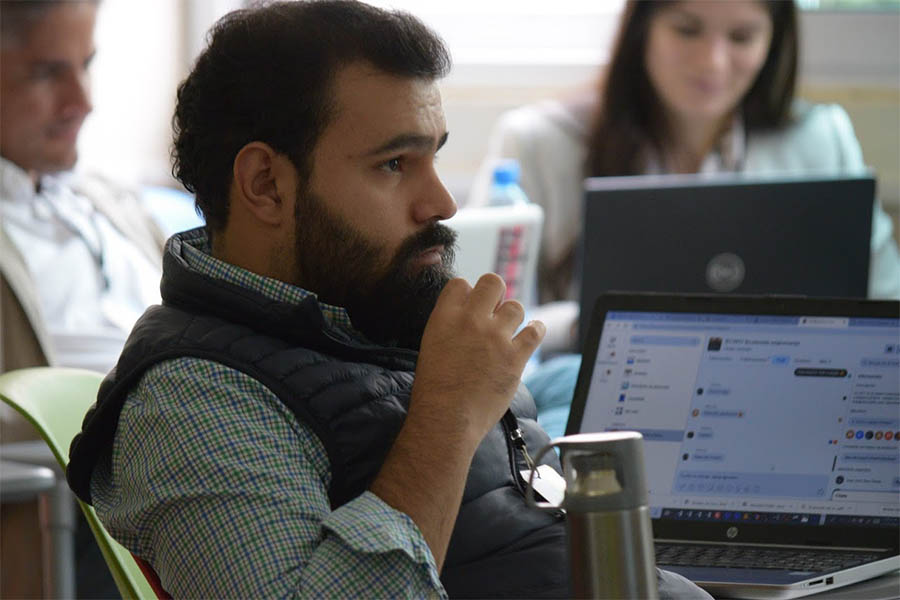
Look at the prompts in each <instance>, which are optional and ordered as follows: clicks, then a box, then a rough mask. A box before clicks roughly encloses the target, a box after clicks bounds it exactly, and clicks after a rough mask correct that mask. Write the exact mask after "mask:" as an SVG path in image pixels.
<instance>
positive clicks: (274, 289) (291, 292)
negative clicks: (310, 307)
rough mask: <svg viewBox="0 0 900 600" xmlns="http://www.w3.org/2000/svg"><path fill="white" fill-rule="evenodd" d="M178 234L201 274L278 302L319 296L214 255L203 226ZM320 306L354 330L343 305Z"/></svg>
mask: <svg viewBox="0 0 900 600" xmlns="http://www.w3.org/2000/svg"><path fill="white" fill-rule="evenodd" d="M176 235H178V236H179V238H180V239H181V241H182V244H181V248H182V252H181V257H182V258H183V259H184V260H185V262H187V264H188V266H189V267H190V268H191V269H193V270H195V271H197V272H199V273H202V274H204V275H208V276H209V277H214V278H216V279H222V280H224V281H227V282H229V283H233V284H235V285H239V286H241V287H243V288H247V289H250V290H253V291H255V292H257V293H260V294H262V295H263V296H265V297H266V298H269V299H270V300H275V301H277V302H285V303H289V304H299V303H300V302H302V301H303V300H305V299H306V298H309V297H310V296H312V297H313V298H315V297H316V294H315V293H313V292H310V291H308V290H305V289H303V288H301V287H298V286H295V285H291V284H289V283H285V282H283V281H280V280H278V279H273V278H272V277H265V276H263V275H259V274H257V273H253V272H252V271H248V270H247V269H242V268H241V267H238V266H235V265H232V264H230V263H227V262H225V261H223V260H219V259H218V258H215V257H213V256H212V254H211V252H212V249H211V247H210V244H209V237H208V236H207V235H206V229H205V228H204V227H198V228H197V229H192V230H190V231H185V232H183V233H180V234H176ZM167 251H171V244H169V245H168V248H167ZM319 308H320V309H321V311H322V314H323V315H324V317H325V320H327V321H328V322H329V323H331V324H332V325H336V326H339V327H342V328H344V329H348V330H350V331H355V330H354V329H353V325H352V324H351V322H350V315H349V314H348V313H347V311H346V310H345V309H344V308H342V307H340V306H333V305H331V304H325V303H324V302H319Z"/></svg>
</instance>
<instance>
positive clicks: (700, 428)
mask: <svg viewBox="0 0 900 600" xmlns="http://www.w3.org/2000/svg"><path fill="white" fill-rule="evenodd" d="M898 340H900V319H863V318H841V317H820V316H819V317H812V316H811V317H802V316H800V317H797V316H754V315H715V314H690V313H661V312H622V311H618V312H617V311H611V312H609V313H607V315H606V320H605V323H604V327H603V331H602V334H601V338H600V345H599V347H598V350H597V358H596V363H595V365H594V369H593V373H592V377H591V382H590V387H589V389H590V393H589V397H588V400H587V402H586V403H585V408H584V415H583V419H582V424H581V431H583V432H588V431H608V430H626V429H627V430H636V431H640V432H641V433H642V434H643V436H644V440H645V443H644V447H645V454H646V469H647V484H648V490H649V499H650V505H651V514H652V516H653V517H654V518H657V517H666V518H668V517H672V518H676V517H677V518H682V514H681V513H683V514H684V515H687V516H690V517H692V518H693V517H699V518H701V519H702V520H708V519H707V518H708V517H713V516H714V517H715V518H716V519H719V518H722V515H724V514H727V515H728V516H729V517H731V516H732V515H734V516H735V518H740V519H744V520H747V519H750V520H752V519H753V518H756V519H759V518H760V515H762V518H763V519H767V518H771V515H773V514H778V515H782V516H781V517H779V518H782V519H786V520H789V521H790V520H794V521H796V522H797V524H804V525H815V524H826V523H827V524H840V523H842V522H846V523H847V524H854V525H863V526H876V527H878V526H891V527H895V526H896V525H897V522H898V516H900V471H898V466H900V465H898V462H900V418H898V417H900V412H898V411H900V381H898V377H900V344H898ZM723 511H727V512H723ZM675 512H677V513H679V514H677V515H676V514H675Z"/></svg>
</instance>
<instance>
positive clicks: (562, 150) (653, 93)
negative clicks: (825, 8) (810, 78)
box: [470, 0, 900, 436]
mask: <svg viewBox="0 0 900 600" xmlns="http://www.w3.org/2000/svg"><path fill="white" fill-rule="evenodd" d="M798 42H799V41H798V23H797V9H796V6H795V4H794V2H785V1H781V0H774V1H760V0H735V1H731V2H705V1H702V0H685V1H679V2H670V1H666V0H639V1H636V0H629V1H628V2H627V3H626V6H625V10H624V14H623V17H622V22H621V25H620V28H619V32H618V35H617V39H616V42H615V46H614V49H613V52H612V55H611V60H610V63H609V65H608V66H607V68H606V69H605V70H604V71H603V73H602V75H601V78H600V81H599V86H598V88H597V89H595V90H592V92H591V93H590V94H589V95H585V96H582V97H580V98H577V99H575V100H570V101H568V102H560V101H547V102H543V103H541V104H537V105H533V106H526V107H523V108H519V109H516V110H513V111H510V112H508V113H506V114H504V115H503V116H502V117H501V119H500V121H499V122H498V124H497V126H496V127H495V130H494V132H493V134H492V137H491V141H490V145H489V152H488V156H487V159H486V160H485V162H484V166H483V167H482V169H481V171H480V173H479V176H478V179H477V180H476V183H475V185H474V186H473V192H472V197H471V198H470V204H472V205H477V204H482V203H484V202H485V195H484V194H481V193H480V190H482V189H485V188H486V184H485V181H486V180H487V179H488V178H489V177H490V172H491V167H492V165H493V164H494V163H495V162H496V161H497V160H498V159H500V158H515V159H517V160H518V161H519V162H520V164H521V184H522V187H523V189H524V190H525V192H526V194H528V196H529V198H530V199H531V200H532V201H533V202H537V203H538V204H540V205H541V206H542V207H543V209H544V213H545V222H544V235H543V239H542V242H541V257H540V262H539V297H540V301H541V303H548V302H554V304H553V305H552V306H554V308H555V310H554V311H552V312H548V311H538V313H539V314H538V317H539V318H543V319H544V320H545V322H546V323H547V325H548V336H547V337H548V339H554V340H557V341H558V342H559V340H560V339H562V340H563V341H562V346H563V349H565V346H566V345H568V346H569V348H570V349H573V348H574V337H575V336H574V332H575V330H576V329H577V327H575V326H574V325H575V323H576V320H577V305H576V304H575V302H574V301H575V300H576V299H577V298H578V281H577V273H575V268H574V267H575V264H574V263H575V261H574V258H575V251H576V244H577V242H578V238H579V236H580V234H581V227H582V218H581V214H582V202H583V189H582V181H583V179H584V178H585V177H592V176H621V175H642V174H659V173H698V172H700V173H716V172H743V173H748V174H765V173H785V172H790V173H793V174H797V173H807V174H823V175H824V174H827V175H835V174H841V173H858V172H859V171H860V170H862V169H864V168H865V163H864V161H863V156H862V151H861V149H860V145H859V142H858V141H857V139H856V136H855V135H854V132H853V126H852V125H851V123H850V119H849V117H848V116H847V113H846V112H845V111H844V109H843V108H841V107H840V106H838V105H835V104H831V105H814V104H810V103H808V102H805V101H802V100H799V99H795V97H794V93H795V85H796V79H797V65H798V45H799V43H798ZM874 209H875V210H874V214H873V223H872V238H871V263H870V274H869V296H871V297H895V298H896V297H900V255H898V251H897V245H896V243H895V241H894V239H893V237H892V224H891V220H890V218H889V217H888V216H887V215H886V214H885V213H884V211H883V210H882V208H881V206H880V204H879V203H878V201H877V200H876V201H875V207H874ZM614 259H615V257H610V260H614ZM555 301H565V302H564V303H562V304H560V303H557V302H555ZM545 348H546V344H545ZM578 361H579V357H570V358H566V359H564V360H562V361H561V362H560V361H557V362H555V363H553V362H551V363H550V364H547V365H546V368H543V369H538V371H536V372H535V373H534V375H533V376H532V377H531V378H530V380H529V381H527V382H526V383H529V387H531V388H532V393H533V394H534V395H535V398H536V400H537V401H538V407H539V409H541V408H542V406H541V405H542V396H545V395H549V396H551V397H553V398H557V399H559V401H560V402H562V403H564V404H565V406H564V415H567V414H568V404H567V402H568V401H569V400H570V399H571V391H572V388H574V383H575V376H576V374H577V364H578ZM572 365H575V368H574V369H573V366H572ZM547 385H551V386H552V387H553V388H554V389H551V390H550V391H549V392H547V390H545V389H544V387H546V386H547ZM559 386H563V389H562V390H561V391H559V390H557V389H556V388H558V387H559ZM554 402H555V400H554ZM542 424H544V426H545V428H548V431H549V432H550V433H551V436H552V435H553V434H554V433H557V432H559V433H561V430H557V431H553V429H555V427H553V425H554V424H552V423H547V422H544V423H542ZM564 424H565V420H562V423H561V426H564ZM555 425H559V423H556V424H555Z"/></svg>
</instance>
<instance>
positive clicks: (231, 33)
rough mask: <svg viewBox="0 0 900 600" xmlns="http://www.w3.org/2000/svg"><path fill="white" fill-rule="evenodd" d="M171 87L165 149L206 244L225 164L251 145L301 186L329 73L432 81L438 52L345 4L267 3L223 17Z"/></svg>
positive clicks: (412, 29) (400, 24)
mask: <svg viewBox="0 0 900 600" xmlns="http://www.w3.org/2000/svg"><path fill="white" fill-rule="evenodd" d="M208 39H209V43H208V46H207V48H206V49H205V50H204V51H203V52H202V53H201V54H200V56H199V57H198V58H197V62H196V63H195V65H194V68H193V70H192V72H191V73H190V75H188V77H187V79H185V80H184V81H183V82H182V83H181V85H179V87H178V101H177V105H176V107H175V116H174V117H173V128H174V131H175V142H174V147H173V149H172V160H173V168H172V172H173V174H174V175H175V177H176V178H178V180H179V181H181V183H182V184H183V185H184V186H185V188H187V189H188V190H189V191H191V192H194V193H195V195H196V202H197V208H198V209H199V210H200V211H201V212H202V213H203V216H204V217H205V219H206V222H207V227H208V230H209V233H210V235H212V234H213V233H214V232H216V231H221V230H222V228H224V226H225V224H226V223H227V219H228V192H229V188H230V185H231V179H232V167H233V163H234V158H235V156H237V153H238V152H239V151H240V149H241V148H242V147H244V146H245V145H246V144H248V143H250V142H253V141H260V142H264V143H266V144H268V145H269V146H271V147H272V148H273V149H274V150H275V151H276V152H280V153H282V154H284V155H285V156H287V157H288V158H289V159H290V161H291V162H292V163H293V165H294V167H295V168H296V169H297V171H298V173H299V174H300V177H301V180H305V179H306V178H308V177H309V174H310V171H311V169H312V161H311V159H312V154H313V149H314V148H315V144H316V142H317V140H318V138H319V136H320V135H321V133H322V132H323V131H324V129H325V127H326V126H327V125H328V123H329V122H330V118H331V116H332V113H333V106H332V102H331V88H332V82H333V78H334V75H335V73H336V72H337V70H338V69H339V68H340V67H342V66H344V65H347V64H350V63H352V62H356V61H366V62H369V63H371V64H372V65H374V66H375V67H376V68H378V69H381V70H382V71H384V72H386V73H389V74H392V75H398V76H401V77H410V78H424V79H428V80H434V79H439V78H441V77H443V76H444V75H446V74H447V72H448V71H449V70H450V54H449V52H448V50H447V48H446V46H445V45H444V42H443V41H442V40H441V39H440V38H439V37H438V36H437V34H435V33H434V32H433V31H431V30H430V29H429V28H428V27H427V26H426V25H425V24H423V23H422V22H421V21H420V20H418V19H417V18H416V17H414V16H412V15H410V14H408V13H404V12H399V11H386V10H381V9H378V8H375V7H372V6H369V5H367V4H363V3H361V2H356V1H354V0H312V1H300V2H276V3H272V4H268V5H264V6H258V7H254V8H248V9H243V10H238V11H235V12H232V13H229V14H228V15H226V16H225V17H223V18H222V19H221V20H220V21H219V22H218V23H216V24H215V26H213V28H212V30H211V31H210V33H209V35H208Z"/></svg>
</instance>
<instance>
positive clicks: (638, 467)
mask: <svg viewBox="0 0 900 600" xmlns="http://www.w3.org/2000/svg"><path fill="white" fill-rule="evenodd" d="M553 443H554V445H555V446H557V447H559V449H560V451H561V452H562V464H563V473H564V474H565V479H566V496H565V500H564V501H563V507H564V508H565V509H566V510H567V511H573V512H600V511H608V510H626V509H631V508H637V507H639V506H646V505H647V484H646V477H645V473H644V438H643V436H641V434H640V433H638V432H636V431H609V432H603V433H580V434H576V435H569V436H565V437H562V438H558V439H556V440H554V441H553Z"/></svg>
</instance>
